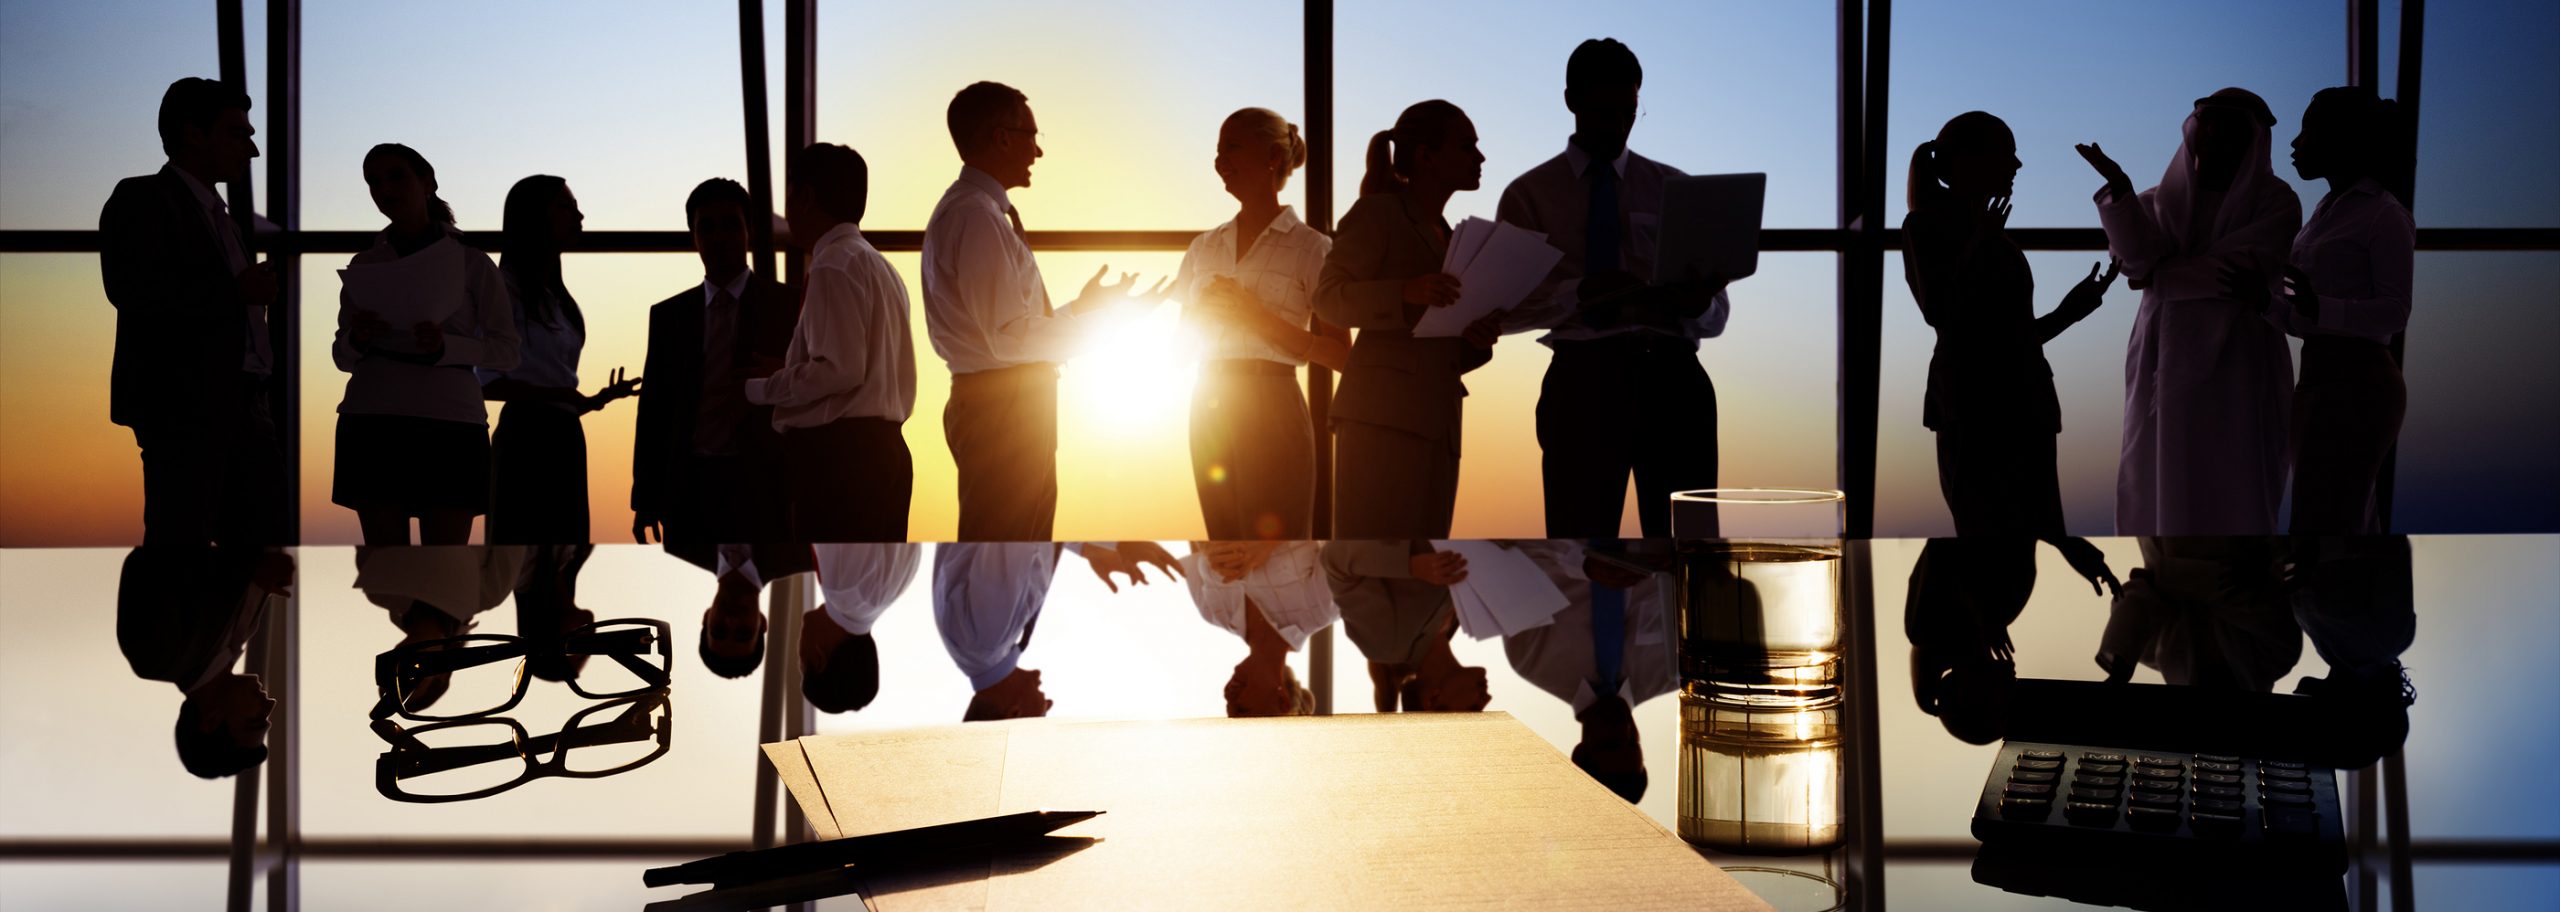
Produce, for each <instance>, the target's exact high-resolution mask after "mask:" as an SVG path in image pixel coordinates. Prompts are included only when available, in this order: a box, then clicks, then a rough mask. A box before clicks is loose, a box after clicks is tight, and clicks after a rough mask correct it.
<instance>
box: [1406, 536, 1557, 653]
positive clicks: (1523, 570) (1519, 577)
mask: <svg viewBox="0 0 2560 912" xmlns="http://www.w3.org/2000/svg"><path fill="white" fill-rule="evenodd" d="M1431 547H1433V548H1435V549H1438V550H1441V551H1455V552H1457V553H1458V554H1459V555H1461V556H1463V557H1465V558H1466V559H1467V578H1466V579H1465V580H1463V581H1461V582H1459V583H1458V585H1456V586H1452V587H1450V595H1451V597H1452V598H1454V599H1456V600H1458V601H1459V602H1460V604H1461V606H1462V608H1461V611H1464V608H1463V606H1464V605H1465V603H1466V602H1469V601H1473V602H1475V603H1477V605H1478V606H1479V607H1478V608H1477V609H1476V610H1477V611H1478V613H1479V617H1480V618H1481V620H1480V621H1479V623H1482V624H1483V625H1485V628H1486V630H1487V631H1488V632H1487V633H1484V634H1481V635H1479V634H1477V633H1474V632H1472V631H1470V632H1469V633H1468V635H1469V636H1472V637H1475V638H1476V639H1479V640H1481V639H1486V638H1488V637H1493V636H1509V635H1511V634H1514V633H1519V632H1520V631H1523V630H1528V629H1530V628H1533V627H1543V626H1546V625H1548V624H1551V623H1554V622H1555V617H1556V612H1559V611H1563V610H1564V609H1565V605H1566V604H1567V601H1566V599H1565V597H1564V592H1563V590H1560V589H1557V588H1556V584H1555V581H1554V580H1551V579H1548V578H1547V574H1546V572H1545V571H1542V570H1539V569H1538V564H1537V562H1536V561H1533V560H1530V559H1529V556H1528V555H1526V554H1522V553H1520V552H1519V551H1516V550H1513V549H1510V548H1505V547H1503V546H1501V545H1500V544H1497V543H1494V542H1489V541H1435V542H1432V543H1431ZM1465 619H1466V616H1465V615H1464V614H1463V613H1462V614H1460V615H1459V620H1460V623H1461V625H1463V624H1464V622H1465Z"/></svg>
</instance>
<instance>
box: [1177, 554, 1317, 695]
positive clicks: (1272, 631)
mask: <svg viewBox="0 0 2560 912" xmlns="http://www.w3.org/2000/svg"><path fill="white" fill-rule="evenodd" d="M1182 567H1183V577H1184V581H1185V582H1186V583H1187V584H1188V585H1189V586H1190V589H1191V602H1192V604H1193V605H1196V606H1198V607H1199V609H1200V617H1201V618H1202V619H1204V620H1206V621H1208V622H1209V623H1211V624H1215V625H1217V626H1218V628H1219V629H1221V630H1225V631H1227V632H1228V633H1232V634H1235V635H1236V636H1237V637H1239V638H1241V639H1243V640H1244V644H1245V656H1244V658H1242V659H1239V660H1237V661H1236V667H1235V672H1234V673H1233V674H1230V675H1228V676H1227V685H1226V690H1225V694H1226V698H1227V715H1228V716H1229V717H1232V718H1243V717H1248V716H1305V715H1312V714H1314V713H1315V705H1316V704H1315V694H1314V693H1313V692H1312V691H1309V690H1308V689H1307V687H1306V685H1304V684H1301V683H1299V682H1298V676H1297V673H1296V672H1294V671H1292V670H1291V669H1290V668H1289V654H1290V653H1292V652H1296V651H1298V650H1299V649H1300V648H1302V647H1304V646H1306V644H1307V637H1309V636H1312V635H1314V634H1315V632H1316V631H1318V630H1323V629H1324V628H1326V627H1327V626H1330V625H1332V624H1333V623H1334V622H1335V621H1338V620H1341V618H1342V610H1341V609H1340V608H1338V607H1335V605H1334V603H1333V591H1332V589H1331V587H1330V586H1329V585H1328V583H1327V582H1326V579H1325V575H1324V567H1323V554H1322V552H1321V549H1320V546H1319V545H1317V543H1315V542H1311V541H1296V542H1230V541H1207V542H1193V543H1192V544H1191V553H1190V554H1188V555H1186V556H1184V557H1183V559H1182Z"/></svg>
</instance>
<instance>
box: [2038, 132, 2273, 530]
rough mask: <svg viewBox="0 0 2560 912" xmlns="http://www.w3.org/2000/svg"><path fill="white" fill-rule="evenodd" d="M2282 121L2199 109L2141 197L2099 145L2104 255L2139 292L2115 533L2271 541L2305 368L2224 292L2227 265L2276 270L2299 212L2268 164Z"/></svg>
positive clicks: (2091, 156)
mask: <svg viewBox="0 0 2560 912" xmlns="http://www.w3.org/2000/svg"><path fill="white" fill-rule="evenodd" d="M2275 122H2276V119H2275V115H2274V114H2272V113H2269V112H2268V110H2267V104H2266V102H2265V101H2262V100H2260V99H2259V98H2258V96H2256V95H2254V94H2251V93H2249V92H2248V91H2246V90H2243V89H2223V90H2221V91H2218V92H2215V93H2213V94H2212V95H2209V96H2206V97H2204V98H2199V99H2197V100H2196V105H2195V111H2194V113H2192V114H2189V115H2188V116H2187V120H2186V125H2185V127H2184V131H2185V132H2184V136H2185V139H2184V141H2183V142H2181V143H2180V144H2179V146H2178V152H2177V154H2176V155H2174V156H2171V157H2170V159H2169V169H2168V171H2167V173H2165V174H2163V175H2162V176H2161V178H2160V184H2159V186H2156V187H2153V188H2151V189H2149V190H2145V191H2142V192H2141V193H2140V194H2139V195H2137V194H2135V193H2134V190H2133V182H2132V180H2131V179H2129V178H2127V177H2126V176H2125V173H2124V169H2123V168H2121V167H2118V166H2117V165H2116V163H2115V161H2114V160H2112V159H2109V158H2108V157H2107V155H2106V152H2105V151H2104V150H2101V149H2099V148H2098V145H2097V144H2096V143H2090V144H2087V145H2083V146H2079V147H2077V148H2078V149H2079V151H2080V155H2081V157H2083V158H2085V159H2087V160H2088V161H2089V165H2090V167H2092V168H2095V169H2097V171H2098V174H2099V175H2100V176H2102V177H2104V178H2105V179H2106V185H2105V186H2103V187H2100V188H2099V189H2098V192H2097V195H2096V200H2097V205H2098V220H2099V222H2100V223H2101V224H2102V225H2104V226H2105V228H2106V232H2107V249H2108V251H2109V252H2110V253H2112V254H2113V255H2114V256H2115V259H2116V260H2117V261H2118V262H2120V263H2122V264H2123V267H2124V273H2125V275H2126V276H2127V277H2128V279H2130V281H2131V284H2132V287H2134V288H2137V289H2140V290H2141V291H2142V308H2141V310H2139V311H2137V312H2136V313H2135V314H2134V318H2133V336H2132V340H2131V342H2130V343H2129V344H2128V346H2127V348H2126V351H2125V364H2124V374H2125V390H2124V396H2125V399H2124V443H2123V446H2124V450H2123V455H2122V457H2121V458H2120V459H2119V461H2118V462H2117V465H2116V531H2117V532H2118V533H2120V534H2124V535H2265V534H2270V533H2273V532H2274V531H2275V530H2276V511H2277V505H2278V504H2279V503H2280V502H2281V501H2282V500H2283V498H2284V472H2285V434H2286V430H2285V428H2286V424H2285V416H2286V412H2287V411H2288V408H2287V405H2288V391H2289V390H2290V389H2291V387H2292V385H2293V360H2292V355H2291V353H2290V352H2289V351H2288V350H2287V349H2286V346H2285V341H2284V334H2283V333H2282V332H2280V331H2278V330H2277V329H2276V328H2275V327H2274V326H2273V325H2271V324H2269V323H2268V322H2267V321H2266V319H2265V318H2263V317H2262V316H2260V315H2259V313H2258V311H2257V309H2256V308H2253V307H2251V306H2249V304H2248V303H2247V302H2244V301H2240V300H2236V299H2234V298H2233V297H2232V296H2231V294H2230V292H2229V291H2227V290H2226V289H2224V287H2223V284H2222V281H2221V278H2220V274H2221V271H2222V270H2223V269H2224V268H2227V267H2239V268H2243V269H2256V270H2258V271H2260V272H2273V271H2274V269H2275V267H2276V265H2277V264H2278V263H2280V262H2281V261H2282V260H2283V258H2284V254H2285V249H2286V244H2287V241H2288V239H2290V238H2291V237H2292V236H2293V233H2294V230H2295V229H2297V228H2299V227H2301V225H2302V202H2301V200H2300V199H2298V198H2297V197H2295V195H2294V192H2293V188H2292V187H2290V186H2287V185H2286V184H2285V183H2284V181H2282V180H2280V179H2278V178H2277V177H2276V175H2275V170H2274V168H2273V167H2271V166H2270V165H2269V164H2268V157H2267V155H2268V153H2267V145H2268V139H2267V129H2268V128H2269V127H2272V126H2274V125H2275Z"/></svg>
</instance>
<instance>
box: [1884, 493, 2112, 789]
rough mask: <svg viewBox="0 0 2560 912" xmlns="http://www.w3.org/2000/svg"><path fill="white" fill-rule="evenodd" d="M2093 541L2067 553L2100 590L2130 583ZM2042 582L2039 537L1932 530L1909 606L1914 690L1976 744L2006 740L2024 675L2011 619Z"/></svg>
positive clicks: (1906, 619)
mask: <svg viewBox="0 0 2560 912" xmlns="http://www.w3.org/2000/svg"><path fill="white" fill-rule="evenodd" d="M2071 541H2079V540H2078V539H2071ZM2081 544H2082V545H2083V546H2087V543H2086V542H2081ZM2088 547H2089V550H2088V552H2087V554H2085V555H2075V554H2074V552H2073V550H2072V549H2069V548H2065V549H2063V555H2064V556H2065V557H2066V558H2069V559H2071V561H2072V568H2073V570H2074V571H2075V573H2076V574H2078V575H2080V576H2082V577H2085V578H2086V579H2088V581H2089V588H2090V590H2091V592H2092V593H2093V594H2097V595H2106V594H2109V593H2110V592H2113V593H2115V594H2118V595H2121V594H2123V593H2125V592H2127V591H2130V586H2129V585H2126V586H2119V585H2118V584H2117V581H2116V577H2115V573H2114V572H2113V571H2112V570H2109V569H2108V568H2107V566H2106V561H2105V560H2104V558H2103V556H2100V555H2098V554H2097V551H2096V548H2095V547H2093V546H2088ZM2035 588H2036V543H2035V540H2034V539H2030V538H2024V537H2016V538H1933V539H1930V540H1929V543H1928V544H1927V545H1925V546H1923V547H1922V548H1921V549H1920V560H1919V561H1918V562H1917V563H1916V564H1914V565H1913V566H1912V568H1911V583H1910V588H1909V594H1908V595H1907V597H1906V599H1905V601H1904V603H1903V615H1902V628H1903V634H1904V636H1905V637H1907V638H1908V639H1909V640H1910V641H1911V692H1912V696H1913V697H1914V698H1915V699H1917V700H1918V701H1919V703H1920V710H1921V711H1922V712H1926V713H1929V714H1930V715H1933V716H1937V717H1938V721H1939V722H1941V723H1943V724H1945V725H1946V727H1947V731H1948V732H1949V733H1950V734H1953V735H1955V736H1956V737H1958V738H1962V739H1964V740H1965V741H1967V742H1970V743H1974V744H1989V743H1991V742H1992V741H1996V740H1999V738H2000V733H2001V732H2002V731H2003V730H2004V729H2005V727H2006V725H2007V718H2008V713H2009V708H2010V697H2011V689H2012V687H2013V686H2014V685H2015V684H2016V683H2017V677H2018V668H2017V662H2016V656H2015V653H2016V648H2015V646H2013V645H2012V644H2011V643H2010V641H2009V625H2010V624H2011V623H2013V622H2015V621H2017V619H2018V615H2019V614H2021V613H2023V612H2025V611H2026V609H2027V599H2028V598H2029V597H2031V596H2033V595H2034V594H2035Z"/></svg>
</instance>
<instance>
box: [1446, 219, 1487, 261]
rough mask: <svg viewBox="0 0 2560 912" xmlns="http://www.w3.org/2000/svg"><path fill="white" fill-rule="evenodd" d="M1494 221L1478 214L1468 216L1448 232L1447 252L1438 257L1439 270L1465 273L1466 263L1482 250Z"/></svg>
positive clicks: (1473, 259)
mask: <svg viewBox="0 0 2560 912" xmlns="http://www.w3.org/2000/svg"><path fill="white" fill-rule="evenodd" d="M1494 224H1495V223H1494V222H1492V221H1490V220H1487V219H1485V218H1483V217H1480V216H1469V217H1467V219H1466V220H1465V221H1461V222H1459V223H1458V227H1457V228H1455V229H1452V230H1451V231H1450V232H1449V254H1448V255H1447V256H1445V257H1442V258H1441V259H1440V271H1441V272H1445V273H1448V274H1450V275H1465V274H1466V272H1467V264H1468V263H1471V262H1474V261H1475V258H1476V254H1477V253H1479V252H1481V251H1483V250H1484V239H1485V238H1486V237H1489V236H1491V235H1492V233H1493V226H1494Z"/></svg>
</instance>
